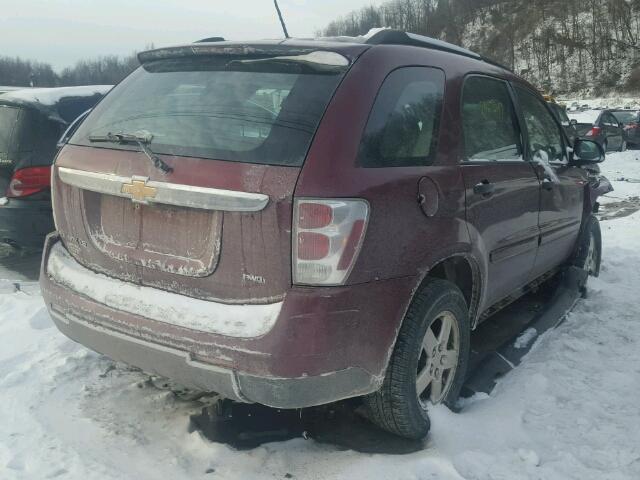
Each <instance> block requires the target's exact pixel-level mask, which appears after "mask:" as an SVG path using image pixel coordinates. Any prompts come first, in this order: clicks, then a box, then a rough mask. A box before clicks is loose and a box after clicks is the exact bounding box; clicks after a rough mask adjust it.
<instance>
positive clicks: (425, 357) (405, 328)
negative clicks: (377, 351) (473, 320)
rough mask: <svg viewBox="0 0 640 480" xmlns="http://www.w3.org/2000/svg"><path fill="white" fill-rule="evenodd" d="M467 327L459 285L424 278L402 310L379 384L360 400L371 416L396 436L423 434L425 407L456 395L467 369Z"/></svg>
mask: <svg viewBox="0 0 640 480" xmlns="http://www.w3.org/2000/svg"><path fill="white" fill-rule="evenodd" d="M470 331H471V328H470V323H469V310H468V307H467V303H466V301H465V298H464V296H463V295H462V292H461V291H460V289H459V288H458V287H457V286H456V285H454V284H453V283H450V282H447V281H445V280H440V279H429V280H428V281H427V283H426V284H425V285H424V286H423V287H422V288H421V290H420V291H419V292H418V293H417V294H416V296H415V297H414V299H413V301H412V303H411V306H410V307H409V310H408V311H407V314H406V316H405V318H404V321H403V324H402V327H401V329H400V333H399V334H398V339H397V341H396V345H395V348H394V350H393V353H392V355H391V359H390V360H389V365H388V367H387V372H386V376H385V379H384V382H383V385H382V388H381V389H380V390H379V391H377V392H375V393H372V394H370V395H368V396H366V397H365V398H364V401H365V405H366V406H367V408H368V412H369V417H370V418H371V420H372V421H373V422H374V423H375V424H376V425H378V426H379V427H381V428H383V429H384V430H387V431H388V432H391V433H394V434H396V435H399V436H402V437H405V438H409V439H416V440H418V439H422V438H424V437H425V436H426V435H427V433H429V429H430V426H431V424H430V421H429V416H428V412H427V410H428V405H430V404H445V405H447V406H449V407H451V406H453V405H454V404H455V402H456V400H457V399H458V396H459V394H460V389H461V388H462V384H463V382H464V380H465V376H466V372H467V363H468V359H469V349H470ZM447 332H448V333H447ZM419 390H420V391H419Z"/></svg>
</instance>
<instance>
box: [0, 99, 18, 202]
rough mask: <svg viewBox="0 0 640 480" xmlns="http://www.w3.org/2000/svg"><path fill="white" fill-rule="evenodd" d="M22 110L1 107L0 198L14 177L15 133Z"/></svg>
mask: <svg viewBox="0 0 640 480" xmlns="http://www.w3.org/2000/svg"><path fill="white" fill-rule="evenodd" d="M20 110H21V109H20V108H18V107H9V106H5V105H0V197H3V196H4V194H5V192H6V191H7V187H8V186H9V182H10V181H11V177H12V176H13V170H14V165H15V159H14V158H13V156H14V155H13V153H14V151H15V147H13V137H14V132H15V130H16V128H17V125H18V122H19V120H20Z"/></svg>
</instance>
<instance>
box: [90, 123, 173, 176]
mask: <svg viewBox="0 0 640 480" xmlns="http://www.w3.org/2000/svg"><path fill="white" fill-rule="evenodd" d="M151 140H153V134H152V133H150V132H147V131H144V130H143V131H140V132H136V133H111V132H109V133H107V134H106V135H89V141H90V142H106V143H120V144H124V143H135V144H137V145H138V146H139V147H140V149H141V150H142V152H143V153H144V154H145V155H146V156H147V157H148V158H149V160H151V161H152V162H153V166H154V167H156V168H158V169H159V170H162V172H163V173H171V172H173V168H171V167H170V166H169V165H167V164H166V163H165V162H164V160H162V159H161V158H160V157H159V156H158V155H156V154H155V153H153V151H152V150H151V149H150V148H149V144H150V143H151Z"/></svg>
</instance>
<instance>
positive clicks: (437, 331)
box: [416, 312, 460, 408]
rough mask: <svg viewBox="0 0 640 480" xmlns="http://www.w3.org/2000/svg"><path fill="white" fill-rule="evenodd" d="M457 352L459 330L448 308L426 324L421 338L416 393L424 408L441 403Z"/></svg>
mask: <svg viewBox="0 0 640 480" xmlns="http://www.w3.org/2000/svg"><path fill="white" fill-rule="evenodd" d="M459 356H460V330H459V326H458V322H457V320H456V317H455V316H454V315H453V313H451V312H443V313H441V314H440V315H439V316H438V317H437V318H436V319H435V320H434V321H433V322H432V323H431V325H429V327H428V328H427V332H426V334H425V336H424V339H423V341H422V349H421V350H420V358H419V359H418V371H417V377H416V393H417V395H418V400H419V402H420V404H421V405H422V406H423V408H426V404H427V403H432V404H438V403H441V402H442V401H443V400H444V399H445V398H446V396H447V393H449V389H450V388H451V384H452V383H453V379H454V377H455V374H456V369H457V366H458V359H459Z"/></svg>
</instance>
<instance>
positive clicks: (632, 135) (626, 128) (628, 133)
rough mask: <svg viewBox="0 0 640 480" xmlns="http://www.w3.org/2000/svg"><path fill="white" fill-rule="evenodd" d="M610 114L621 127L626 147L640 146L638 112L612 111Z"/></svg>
mask: <svg viewBox="0 0 640 480" xmlns="http://www.w3.org/2000/svg"><path fill="white" fill-rule="evenodd" d="M611 114H612V115H613V116H614V117H615V118H616V120H617V121H618V122H619V123H620V124H621V125H622V128H623V132H624V139H625V141H626V142H627V145H640V112H638V111H629V110H612V111H611Z"/></svg>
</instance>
